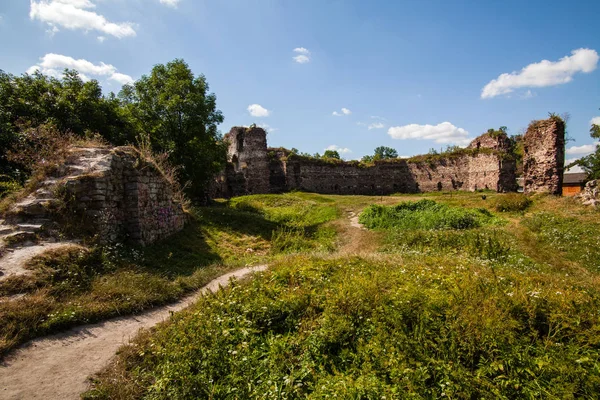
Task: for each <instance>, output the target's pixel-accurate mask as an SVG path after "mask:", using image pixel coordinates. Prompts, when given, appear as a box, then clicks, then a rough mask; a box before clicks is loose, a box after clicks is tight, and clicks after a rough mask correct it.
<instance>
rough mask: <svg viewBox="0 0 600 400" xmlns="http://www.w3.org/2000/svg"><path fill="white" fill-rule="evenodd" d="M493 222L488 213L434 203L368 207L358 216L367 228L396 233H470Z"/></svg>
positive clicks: (431, 201)
mask: <svg viewBox="0 0 600 400" xmlns="http://www.w3.org/2000/svg"><path fill="white" fill-rule="evenodd" d="M493 219H494V217H493V216H492V215H491V214H490V213H489V212H488V211H487V210H482V209H465V208H461V207H450V206H447V205H445V204H439V203H436V202H435V201H433V200H420V201H417V202H411V201H407V202H402V203H400V204H398V205H396V206H391V207H389V206H380V205H371V206H369V207H368V208H367V209H365V211H363V213H362V214H361V215H360V222H361V223H362V224H363V225H365V226H366V227H367V228H370V229H399V230H415V229H425V230H436V229H470V228H476V227H479V226H481V225H483V224H487V223H490V222H492V221H493Z"/></svg>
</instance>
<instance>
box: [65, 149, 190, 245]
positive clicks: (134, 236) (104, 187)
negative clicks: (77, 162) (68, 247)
mask: <svg viewBox="0 0 600 400" xmlns="http://www.w3.org/2000/svg"><path fill="white" fill-rule="evenodd" d="M102 157H103V159H102V161H101V162H100V163H99V165H100V166H101V168H98V169H97V170H96V171H94V172H93V173H89V174H82V175H79V176H76V177H73V178H71V179H69V180H67V181H66V183H65V186H66V198H67V204H68V205H69V209H70V211H71V213H72V216H73V217H74V218H78V219H79V221H80V222H83V223H84V224H85V225H87V226H88V227H90V228H91V229H90V230H91V231H92V232H95V233H96V234H97V235H98V236H99V238H100V240H101V241H103V242H114V241H117V240H125V241H129V242H133V243H137V244H141V245H148V244H150V243H153V242H156V241H157V240H160V239H163V238H165V237H167V236H169V235H171V234H173V233H175V232H178V231H179V230H181V229H182V228H183V226H184V224H185V214H184V211H183V208H182V205H181V204H180V203H179V202H177V201H175V199H174V191H173V188H172V186H171V184H170V183H169V182H168V181H167V179H166V178H165V177H164V175H163V174H162V173H161V172H160V171H159V170H158V168H157V167H156V166H155V165H154V164H153V163H152V162H150V161H147V160H145V159H144V158H143V157H142V156H141V155H140V154H139V152H138V151H137V150H136V149H134V148H132V147H117V148H114V149H106V150H105V151H104V153H103V156H102Z"/></svg>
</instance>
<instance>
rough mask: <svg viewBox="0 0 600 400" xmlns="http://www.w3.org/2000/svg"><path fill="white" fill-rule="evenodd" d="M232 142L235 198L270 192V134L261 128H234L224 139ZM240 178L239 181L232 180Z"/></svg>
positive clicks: (231, 172) (232, 183)
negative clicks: (268, 154)
mask: <svg viewBox="0 0 600 400" xmlns="http://www.w3.org/2000/svg"><path fill="white" fill-rule="evenodd" d="M224 139H225V140H226V141H227V142H229V149H228V152H227V157H228V160H229V162H230V163H231V164H230V167H229V168H232V169H233V171H228V172H227V174H228V175H229V181H230V182H231V185H232V187H230V188H229V192H230V193H231V195H233V196H239V195H244V194H257V193H269V161H268V158H267V133H266V132H265V130H264V129H262V128H257V127H256V126H251V127H249V128H245V127H240V126H235V127H233V128H231V130H230V131H229V133H228V134H226V135H225V138H224ZM232 175H233V177H237V178H238V179H235V178H234V179H231V178H232Z"/></svg>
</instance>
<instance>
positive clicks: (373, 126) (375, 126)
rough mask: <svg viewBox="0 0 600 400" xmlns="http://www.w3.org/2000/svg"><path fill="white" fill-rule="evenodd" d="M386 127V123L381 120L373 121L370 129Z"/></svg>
mask: <svg viewBox="0 0 600 400" xmlns="http://www.w3.org/2000/svg"><path fill="white" fill-rule="evenodd" d="M383 128H385V125H384V124H383V123H381V122H373V123H372V124H371V125H369V130H371V129H383Z"/></svg>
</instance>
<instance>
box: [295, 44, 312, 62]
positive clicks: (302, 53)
mask: <svg viewBox="0 0 600 400" xmlns="http://www.w3.org/2000/svg"><path fill="white" fill-rule="evenodd" d="M293 51H294V53H298V55H296V56H294V57H292V58H293V59H294V61H296V62H297V63H299V64H306V63H308V62H310V51H308V49H306V48H304V47H296V48H295V49H294V50H293Z"/></svg>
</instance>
